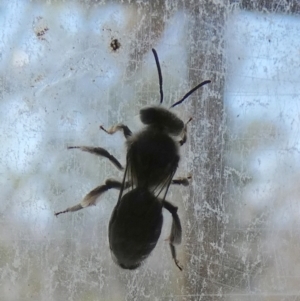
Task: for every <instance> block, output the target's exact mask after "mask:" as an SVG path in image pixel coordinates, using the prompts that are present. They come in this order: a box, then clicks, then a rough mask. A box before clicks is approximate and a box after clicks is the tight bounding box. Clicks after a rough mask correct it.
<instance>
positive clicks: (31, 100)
mask: <svg viewBox="0 0 300 301" xmlns="http://www.w3.org/2000/svg"><path fill="white" fill-rule="evenodd" d="M4 2H5V1H4ZM4 2H3V3H2V4H1V18H0V24H1V39H0V49H1V52H0V66H1V68H0V87H1V90H0V93H1V94H0V98H1V99H0V120H1V134H0V141H1V147H0V188H1V197H0V217H1V218H0V234H1V235H0V291H1V298H0V299H1V300H5V301H15V300H23V301H27V300H42V301H50V300H72V301H77V300H78V301H79V300H80V301H86V300H157V301H158V300H186V301H192V300H243V301H244V300H245V301H246V300H247V301H248V300H249V301H250V300H276V301H277V300H278V301H279V300H300V291H299V281H300V274H299V266H300V260H299V253H300V245H299V235H300V233H299V232H300V230H299V229H300V205H299V204H300V202H299V194H300V191H299V179H300V173H299V170H300V160H299V159H300V158H299V153H300V145H299V141H300V131H299V128H300V124H299V123H300V118H299V116H300V95H299V86H300V71H299V70H300V69H299V65H300V55H299V54H300V34H299V32H300V17H299V12H300V9H299V2H297V1H290V2H289V3H288V4H287V3H286V1H272V3H271V2H270V1H217V0H214V1H209V0H205V1H204V0H199V1H178V2H173V1H152V2H150V1H147V2H144V3H139V2H138V3H137V1H124V2H123V1H122V2H121V1H120V2H118V1H113V2H110V1H101V2H97V1H78V2H76V1H75V2H74V3H73V4H70V3H67V2H64V1H52V2H47V3H44V1H34V2H27V1H9V2H8V1H7V3H6V4H5V3H4ZM129 2H130V3H129ZM151 48H155V49H156V50H157V52H158V56H159V59H160V62H161V68H162V73H163V80H164V94H165V99H164V105H165V106H166V107H169V106H170V105H171V104H173V103H174V102H175V101H176V100H178V99H180V97H182V96H183V95H184V94H185V93H186V92H187V91H189V90H190V89H191V88H192V87H194V86H195V85H196V84H198V83H199V82H201V81H203V80H206V79H211V80H212V83H211V84H210V85H207V86H205V87H203V88H201V90H199V91H197V92H195V94H193V96H191V97H190V98H189V99H188V100H187V101H186V102H184V103H183V104H182V105H180V106H178V107H176V108H175V109H174V111H175V112H176V113H177V114H178V116H179V117H180V118H182V120H184V121H186V120H188V119H189V118H190V117H193V121H192V122H191V123H190V125H189V128H188V132H189V137H188V142H187V144H186V145H185V146H184V147H182V149H181V161H180V165H179V168H178V172H177V176H186V175H188V174H191V175H192V180H191V183H190V186H189V187H171V189H170V191H169V193H168V196H167V199H168V200H170V201H172V202H173V203H174V204H176V205H177V206H178V207H179V211H178V212H179V215H180V217H181V219H182V226H183V242H182V244H181V245H180V246H179V247H178V258H179V260H180V262H181V264H182V265H183V271H182V272H180V271H179V270H178V269H177V267H176V266H175V264H174V263H173V262H172V258H171V254H170V250H169V246H168V243H167V242H166V241H165V239H166V238H167V237H168V234H169V231H170V226H171V218H170V216H169V214H168V213H167V212H166V213H164V227H163V231H162V235H161V237H160V239H159V241H158V244H157V246H156V248H155V250H154V251H153V253H152V255H151V256H150V257H149V258H148V259H147V261H146V262H145V263H144V265H143V266H142V267H141V268H139V269H138V270H135V271H125V270H122V269H120V268H119V267H118V266H116V265H115V264H114V262H113V261H112V259H111V256H110V252H109V245H108V239H107V234H108V222H109V218H110V214H111V212H112V210H113V207H114V205H115V203H116V199H117V196H118V193H117V192H114V191H111V192H108V193H107V194H105V195H104V196H102V197H101V201H99V204H97V206H95V207H92V208H87V209H85V210H82V211H79V212H77V213H69V214H65V215H61V216H59V217H58V218H55V217H54V214H53V213H54V212H55V211H60V210H63V209H65V208H66V207H68V206H72V205H74V204H76V203H78V202H79V201H80V200H81V199H82V197H83V196H84V195H85V194H86V193H87V192H89V191H90V190H91V189H93V188H94V187H96V186H98V185H100V184H102V183H103V182H104V181H105V179H107V178H109V177H115V178H120V179H121V178H122V173H120V172H119V171H118V170H117V169H115V168H114V166H112V165H111V164H110V162H108V161H107V160H105V159H103V158H97V157H95V156H92V155H91V154H88V153H84V152H80V151H79V150H67V146H70V145H91V146H101V147H105V148H106V149H108V150H109V151H110V152H111V153H112V154H113V155H114V156H116V157H117V158H118V159H119V160H120V161H121V162H122V163H123V164H124V163H125V155H126V153H125V152H126V149H125V146H124V138H123V136H122V135H121V134H120V133H118V134H115V135H113V136H109V135H106V134H105V133H104V132H103V131H100V130H99V126H100V125H104V126H106V127H109V126H111V125H113V124H115V123H119V122H124V123H126V124H127V125H128V126H129V127H130V128H131V129H132V130H133V131H135V130H137V129H139V127H140V123H139V120H138V113H139V110H140V108H142V107H144V106H146V105H156V104H158V103H159V90H158V76H157V70H156V66H155V62H154V59H153V55H152V52H151Z"/></svg>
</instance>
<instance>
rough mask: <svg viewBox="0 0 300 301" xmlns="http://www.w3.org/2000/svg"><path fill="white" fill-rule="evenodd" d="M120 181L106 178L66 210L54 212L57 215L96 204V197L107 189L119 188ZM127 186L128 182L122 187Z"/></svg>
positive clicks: (120, 185)
mask: <svg viewBox="0 0 300 301" xmlns="http://www.w3.org/2000/svg"><path fill="white" fill-rule="evenodd" d="M121 187H122V183H121V182H120V181H116V180H114V179H107V180H106V182H105V184H104V185H101V186H98V187H96V188H95V189H93V190H92V191H90V192H89V193H88V194H87V195H86V196H85V197H84V198H83V200H82V201H81V202H80V203H79V204H77V205H75V206H72V207H69V208H67V209H66V210H63V211H60V212H56V213H54V215H55V216H58V215H59V214H62V213H67V212H74V211H78V210H81V209H83V208H85V207H89V206H92V205H96V203H97V200H98V198H99V197H100V196H101V195H102V193H104V192H106V191H108V190H109V189H112V188H114V189H119V190H120V189H121ZM128 187H129V182H125V183H124V189H126V188H128Z"/></svg>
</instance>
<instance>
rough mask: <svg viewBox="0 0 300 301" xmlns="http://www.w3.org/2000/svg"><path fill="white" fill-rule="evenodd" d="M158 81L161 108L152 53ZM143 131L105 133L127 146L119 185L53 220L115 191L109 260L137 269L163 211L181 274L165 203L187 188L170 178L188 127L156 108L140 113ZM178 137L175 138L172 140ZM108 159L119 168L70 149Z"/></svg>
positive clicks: (111, 183) (176, 235) (177, 228)
mask: <svg viewBox="0 0 300 301" xmlns="http://www.w3.org/2000/svg"><path fill="white" fill-rule="evenodd" d="M152 51H153V54H154V58H155V62H156V66H157V70H158V76H159V87H160V103H162V102H163V89H162V75H161V69H160V64H159V60H158V57H157V53H156V51H155V50H154V49H152ZM209 82H210V81H209V80H207V81H204V82H202V83H201V84H199V85H197V86H196V87H194V88H193V89H192V90H191V91H190V92H188V93H187V94H186V95H185V96H184V97H183V98H182V99H181V100H179V101H177V102H176V103H174V104H173V105H172V106H171V108H172V107H175V106H177V105H178V104H180V103H182V102H183V101H184V100H185V99H186V98H187V97H188V96H189V95H191V94H192V93H193V92H194V91H195V90H197V89H198V88H200V87H202V86H203V85H205V84H207V83H209ZM140 119H141V121H142V123H143V124H144V125H145V127H144V129H142V130H141V131H140V132H138V133H136V134H132V132H131V131H130V129H129V128H128V127H127V126H126V125H124V124H117V125H115V126H113V127H111V128H110V129H109V130H106V129H105V128H104V127H102V126H101V127H100V128H101V129H102V130H103V131H105V132H106V133H108V134H111V135H112V134H114V133H116V132H117V131H122V132H123V134H124V136H125V139H126V145H127V156H126V167H125V171H124V176H123V181H122V182H120V181H117V180H114V179H108V180H106V182H105V184H104V185H101V186H98V187H96V188H95V189H93V190H92V191H91V192H89V193H88V194H87V195H86V196H85V197H84V199H83V200H82V201H81V202H80V203H79V204H77V205H75V206H73V207H70V208H67V209H66V210H64V211H61V212H57V213H55V215H56V216H57V215H59V214H61V213H66V212H74V211H77V210H80V209H82V208H85V207H88V206H91V205H95V204H96V202H97V200H98V198H99V197H100V195H101V194H102V193H104V192H106V191H108V190H109V189H118V190H120V193H119V197H118V202H117V204H116V206H115V208H114V210H113V213H112V216H111V218H110V222H109V234H108V237H109V244H110V249H111V253H112V257H113V259H114V261H115V262H116V263H117V264H118V265H119V266H121V267H122V268H124V269H136V268H137V267H139V266H140V265H141V263H142V262H143V261H144V260H145V259H146V258H147V257H148V256H149V255H150V253H151V252H152V250H153V249H154V248H155V246H156V244H157V241H158V238H159V236H160V233H161V229H162V224H163V216H162V209H163V208H165V209H167V210H168V211H169V212H170V213H171V215H172V218H173V221H172V228H171V233H170V237H169V244H170V248H171V254H172V258H173V259H174V261H175V264H176V265H177V267H178V268H179V269H180V270H182V267H181V266H180V264H179V261H178V259H177V257H176V250H175V244H180V243H181V237H182V228H181V223H180V219H179V216H178V214H177V207H176V206H174V205H173V204H172V203H170V202H169V201H167V200H166V195H167V192H168V189H169V186H170V185H171V184H176V185H184V186H186V185H188V178H178V179H173V177H174V174H175V172H176V170H177V167H178V163H179V159H180V156H179V147H180V146H181V145H183V144H184V143H185V142H186V137H187V124H188V122H189V121H190V120H191V119H190V120H189V121H188V122H186V123H184V122H183V121H182V120H181V119H179V118H178V117H177V116H176V115H175V114H174V113H172V112H171V111H169V110H168V109H164V108H162V107H159V106H155V107H148V108H143V109H141V110H140ZM176 138H177V139H176ZM73 148H78V149H81V150H82V151H86V152H89V153H92V154H95V155H98V156H102V157H105V158H107V159H109V160H110V161H111V162H112V163H113V164H114V165H115V166H116V167H117V168H118V169H120V170H124V168H123V166H122V165H121V163H120V162H119V161H118V160H117V159H116V158H115V157H114V156H112V155H111V154H110V153H109V152H108V151H106V150H105V149H103V148H100V147H89V146H71V147H68V149H73Z"/></svg>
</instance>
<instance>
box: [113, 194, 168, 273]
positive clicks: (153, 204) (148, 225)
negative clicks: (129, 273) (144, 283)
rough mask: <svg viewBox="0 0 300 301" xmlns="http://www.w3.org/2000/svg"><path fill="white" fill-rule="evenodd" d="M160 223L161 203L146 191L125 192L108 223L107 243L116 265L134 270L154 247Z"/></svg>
mask: <svg viewBox="0 0 300 301" xmlns="http://www.w3.org/2000/svg"><path fill="white" fill-rule="evenodd" d="M162 223H163V216H162V204H161V202H160V201H159V200H158V199H157V198H155V196H154V195H153V194H151V193H150V192H149V191H147V190H145V189H141V188H136V189H134V190H132V191H130V192H128V193H126V194H125V195H124V196H123V198H122V199H121V201H120V202H119V204H118V205H117V206H116V208H115V209H114V211H113V214H112V217H111V220H110V223H109V244H110V248H111V251H112V253H113V257H114V259H115V261H116V262H117V264H119V265H120V266H121V267H122V268H125V269H134V268H137V267H138V266H139V265H140V264H141V263H142V261H143V260H144V259H146V258H147V257H148V256H149V254H150V253H151V251H152V250H153V249H154V248H155V246H156V243H157V241H158V238H159V236H160V233H161V228H162Z"/></svg>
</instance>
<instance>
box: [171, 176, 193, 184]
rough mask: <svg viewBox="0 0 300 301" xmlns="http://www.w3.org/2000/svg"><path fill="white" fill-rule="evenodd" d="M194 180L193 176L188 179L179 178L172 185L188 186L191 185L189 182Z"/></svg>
mask: <svg viewBox="0 0 300 301" xmlns="http://www.w3.org/2000/svg"><path fill="white" fill-rule="evenodd" d="M191 178H192V176H191V175H189V176H187V177H186V178H177V179H173V180H172V182H171V184H173V185H183V186H188V185H189V180H190V179H191Z"/></svg>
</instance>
